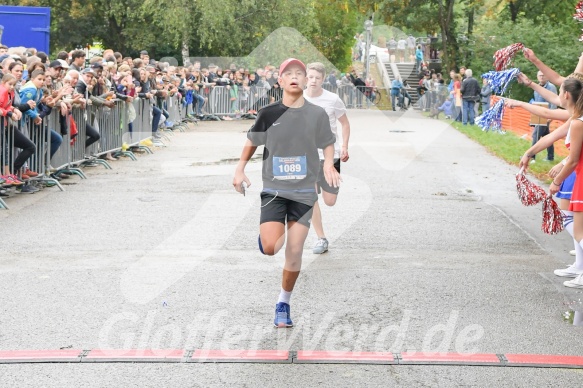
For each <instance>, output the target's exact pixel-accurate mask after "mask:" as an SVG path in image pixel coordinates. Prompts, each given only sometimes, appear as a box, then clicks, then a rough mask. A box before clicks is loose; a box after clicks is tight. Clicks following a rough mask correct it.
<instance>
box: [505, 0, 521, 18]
mask: <svg viewBox="0 0 583 388" xmlns="http://www.w3.org/2000/svg"><path fill="white" fill-rule="evenodd" d="M521 6H522V1H520V0H511V1H510V2H509V3H508V8H509V9H510V20H512V23H516V19H518V14H519V13H520V8H521Z"/></svg>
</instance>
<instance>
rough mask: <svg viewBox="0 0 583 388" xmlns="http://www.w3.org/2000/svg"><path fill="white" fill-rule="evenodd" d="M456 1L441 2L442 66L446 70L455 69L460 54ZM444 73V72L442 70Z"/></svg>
mask: <svg viewBox="0 0 583 388" xmlns="http://www.w3.org/2000/svg"><path fill="white" fill-rule="evenodd" d="M454 4H455V0H445V4H444V0H439V1H438V5H439V24H440V27H441V40H442V49H443V60H442V64H443V66H444V67H446V68H453V67H454V66H455V62H456V54H457V52H458V43H457V39H456V36H455V21H454V15H453V6H454ZM442 71H443V70H442Z"/></svg>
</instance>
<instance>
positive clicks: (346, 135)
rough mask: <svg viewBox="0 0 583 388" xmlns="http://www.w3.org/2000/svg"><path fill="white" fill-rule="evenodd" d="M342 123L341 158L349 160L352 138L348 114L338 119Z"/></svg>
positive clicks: (344, 160)
mask: <svg viewBox="0 0 583 388" xmlns="http://www.w3.org/2000/svg"><path fill="white" fill-rule="evenodd" d="M338 121H340V124H342V150H341V151H340V160H342V161H343V162H346V161H348V157H349V156H348V140H349V139H350V122H349V121H348V116H346V114H344V115H342V116H340V118H339V119H338Z"/></svg>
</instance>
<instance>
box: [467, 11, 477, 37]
mask: <svg viewBox="0 0 583 388" xmlns="http://www.w3.org/2000/svg"><path fill="white" fill-rule="evenodd" d="M475 13H476V8H475V7H474V6H472V7H471V8H470V9H469V10H468V39H469V38H470V37H471V36H472V34H473V33H474V16H475Z"/></svg>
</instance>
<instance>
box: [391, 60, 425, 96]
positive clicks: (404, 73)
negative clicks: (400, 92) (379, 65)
mask: <svg viewBox="0 0 583 388" xmlns="http://www.w3.org/2000/svg"><path fill="white" fill-rule="evenodd" d="M396 65H397V69H399V74H400V75H401V78H402V79H403V81H405V80H406V81H407V84H408V85H409V87H408V88H406V89H407V92H409V95H410V96H411V103H412V104H413V105H414V106H415V105H416V104H417V101H418V100H419V95H418V94H417V85H419V77H418V76H417V70H416V69H415V63H411V62H403V63H396ZM387 66H388V64H387ZM389 67H390V66H389Z"/></svg>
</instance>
